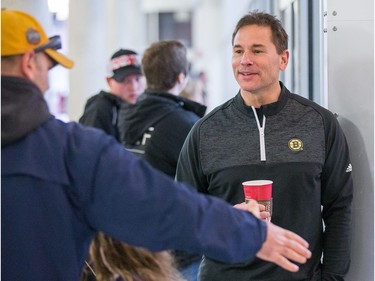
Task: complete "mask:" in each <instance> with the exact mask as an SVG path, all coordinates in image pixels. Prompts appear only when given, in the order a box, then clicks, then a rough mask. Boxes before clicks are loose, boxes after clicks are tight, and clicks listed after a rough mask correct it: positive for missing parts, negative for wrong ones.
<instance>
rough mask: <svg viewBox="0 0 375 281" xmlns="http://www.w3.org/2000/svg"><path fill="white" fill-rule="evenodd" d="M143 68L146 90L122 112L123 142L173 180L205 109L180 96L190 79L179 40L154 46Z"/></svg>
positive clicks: (147, 51)
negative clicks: (194, 126)
mask: <svg viewBox="0 0 375 281" xmlns="http://www.w3.org/2000/svg"><path fill="white" fill-rule="evenodd" d="M142 69H143V72H144V75H145V78H146V84H147V89H146V91H145V93H144V94H143V95H142V96H141V97H140V98H139V99H138V102H137V103H136V104H134V105H125V106H124V107H123V108H122V109H121V112H120V120H119V124H120V128H119V131H120V135H121V141H122V143H123V144H124V145H125V147H126V148H127V149H128V150H130V151H133V152H134V153H136V154H138V155H139V156H141V157H143V158H144V159H146V160H147V161H148V162H149V163H150V164H151V165H152V166H154V167H156V168H158V169H159V170H161V171H162V172H164V173H165V174H167V175H169V176H171V177H174V176H175V173H176V166H177V160H178V156H179V154H180V150H181V148H182V145H183V143H184V141H185V138H186V136H187V134H188V133H189V131H190V129H191V127H192V126H193V125H194V124H195V122H196V121H197V120H198V119H199V118H201V117H203V115H204V114H205V112H206V106H205V105H202V104H200V103H197V102H194V101H192V100H189V99H187V98H183V97H180V96H179V94H180V93H181V91H182V90H183V89H184V87H185V86H186V83H187V80H188V79H189V77H188V70H189V63H188V60H187V57H186V48H185V46H184V45H183V44H182V43H180V42H179V41H175V40H168V41H159V42H156V43H154V44H152V45H151V46H150V47H149V48H148V49H147V50H146V51H145V52H144V54H143V58H142Z"/></svg>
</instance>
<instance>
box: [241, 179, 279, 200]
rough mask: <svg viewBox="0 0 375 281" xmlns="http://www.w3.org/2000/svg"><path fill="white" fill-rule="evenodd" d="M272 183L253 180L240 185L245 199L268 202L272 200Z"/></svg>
mask: <svg viewBox="0 0 375 281" xmlns="http://www.w3.org/2000/svg"><path fill="white" fill-rule="evenodd" d="M272 183H273V182H272V181H270V180H253V181H245V182H243V183H242V185H243V190H244V193H245V199H254V200H257V201H258V200H261V201H262V200H270V199H271V198H272Z"/></svg>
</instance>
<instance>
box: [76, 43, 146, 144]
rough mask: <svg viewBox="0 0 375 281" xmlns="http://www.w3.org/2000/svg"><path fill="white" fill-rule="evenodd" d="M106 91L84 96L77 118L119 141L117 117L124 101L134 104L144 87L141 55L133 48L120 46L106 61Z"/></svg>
mask: <svg viewBox="0 0 375 281" xmlns="http://www.w3.org/2000/svg"><path fill="white" fill-rule="evenodd" d="M108 69H109V74H108V76H107V78H106V80H107V84H108V86H109V90H108V91H104V90H102V91H100V92H99V93H98V94H96V95H94V96H92V97H91V98H89V99H88V100H87V103H86V105H85V109H84V112H83V115H82V116H81V118H80V119H79V122H80V123H81V124H83V125H85V126H90V127H95V128H98V129H101V130H103V131H104V132H106V133H107V134H109V135H112V136H113V137H115V138H116V139H117V140H118V141H120V135H119V129H118V126H119V125H118V120H119V111H120V108H121V107H122V106H123V105H124V104H134V103H135V102H136V101H137V99H138V97H139V96H140V95H141V94H142V92H143V91H144V89H145V79H144V77H143V74H142V70H141V65H140V59H139V56H138V54H137V53H136V52H134V51H132V50H124V49H120V50H118V51H116V52H115V53H114V54H113V55H112V57H111V59H110V61H109V66H108Z"/></svg>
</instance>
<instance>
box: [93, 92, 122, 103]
mask: <svg viewBox="0 0 375 281" xmlns="http://www.w3.org/2000/svg"><path fill="white" fill-rule="evenodd" d="M99 95H104V96H105V97H106V98H107V99H109V100H110V101H111V102H112V103H114V104H116V105H117V106H118V107H120V106H121V105H122V104H123V103H124V101H123V100H122V99H120V98H119V97H118V96H116V95H114V94H112V93H111V92H106V91H100V93H99Z"/></svg>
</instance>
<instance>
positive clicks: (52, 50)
mask: <svg viewBox="0 0 375 281" xmlns="http://www.w3.org/2000/svg"><path fill="white" fill-rule="evenodd" d="M58 49H61V38H60V36H58V35H56V36H53V37H50V38H48V37H47V35H46V33H45V32H44V30H43V28H42V26H41V25H40V24H39V22H38V21H37V20H36V19H35V18H34V17H32V16H31V15H29V14H27V13H24V12H21V11H17V10H6V9H5V10H2V11H1V56H2V57H5V56H13V55H21V54H24V53H26V52H28V51H32V50H33V51H34V52H35V53H38V52H44V53H46V54H47V55H48V56H49V57H50V58H51V59H52V60H53V62H54V63H55V64H61V65H62V66H64V67H66V68H72V67H73V65H74V63H73V61H72V60H70V59H68V58H67V57H66V56H64V55H63V54H61V53H59V52H57V50H58Z"/></svg>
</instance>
